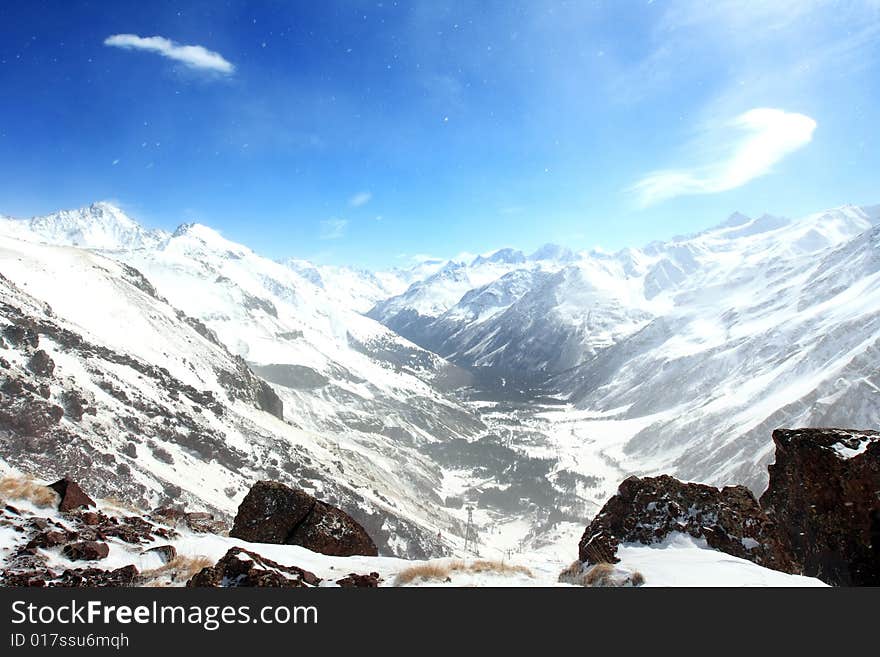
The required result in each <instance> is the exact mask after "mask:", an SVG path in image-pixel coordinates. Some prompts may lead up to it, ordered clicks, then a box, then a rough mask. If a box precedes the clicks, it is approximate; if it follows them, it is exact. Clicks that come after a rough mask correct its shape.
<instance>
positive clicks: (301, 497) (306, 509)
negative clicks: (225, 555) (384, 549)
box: [229, 481, 378, 557]
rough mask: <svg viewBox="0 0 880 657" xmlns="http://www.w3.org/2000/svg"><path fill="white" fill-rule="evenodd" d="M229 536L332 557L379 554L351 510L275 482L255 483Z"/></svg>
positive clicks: (242, 504) (237, 515)
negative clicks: (296, 547) (305, 549)
mask: <svg viewBox="0 0 880 657" xmlns="http://www.w3.org/2000/svg"><path fill="white" fill-rule="evenodd" d="M229 535H230V536H233V537H235V538H241V539H243V540H245V541H251V542H253V543H282V544H288V545H301V546H302V547H304V548H307V549H309V550H312V551H313V552H320V553H321V554H328V555H332V556H340V557H348V556H352V555H355V554H359V555H364V556H376V555H378V550H377V549H376V544H375V543H374V542H373V540H372V539H371V538H370V536H369V535H368V534H367V532H366V530H364V528H363V527H361V526H360V525H359V524H358V523H357V522H356V521H355V520H354V519H353V518H352V517H351V516H349V515H348V514H347V513H345V512H344V511H341V510H340V509H337V508H336V507H334V506H330V505H329V504H325V503H324V502H321V501H319V500H317V499H315V498H314V497H312V496H311V495H309V494H308V493H305V492H304V491H301V490H295V489H293V488H289V487H288V486H285V485H284V484H281V483H279V482H275V481H259V482H257V483H256V484H254V486H253V487H252V488H251V490H250V491H249V492H248V494H247V495H246V496H245V498H244V500H242V503H241V505H240V506H239V507H238V513H237V514H236V516H235V524H234V525H233V527H232V531H230V532H229Z"/></svg>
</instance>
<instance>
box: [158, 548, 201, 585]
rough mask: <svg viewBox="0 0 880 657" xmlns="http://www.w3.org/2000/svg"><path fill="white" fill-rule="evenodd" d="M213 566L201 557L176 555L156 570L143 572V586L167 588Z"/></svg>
mask: <svg viewBox="0 0 880 657" xmlns="http://www.w3.org/2000/svg"><path fill="white" fill-rule="evenodd" d="M213 565H214V561H213V560H211V559H209V558H208V557H205V556H202V555H197V556H194V557H187V556H184V555H180V554H178V555H177V556H176V557H174V558H173V559H172V560H171V561H169V562H168V563H166V564H164V565H162V566H159V567H158V568H153V569H151V570H145V571H143V572H142V573H141V576H142V577H143V580H144V584H143V586H168V585H169V584H170V583H172V582H175V583H176V582H186V581H187V580H189V579H190V578H192V576H193V575H195V574H196V573H198V572H201V570H202V569H203V568H207V567H208V566H213Z"/></svg>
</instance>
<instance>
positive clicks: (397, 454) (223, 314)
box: [0, 203, 880, 556]
mask: <svg viewBox="0 0 880 657" xmlns="http://www.w3.org/2000/svg"><path fill="white" fill-rule="evenodd" d="M707 223H710V222H707ZM878 223H880V206H872V207H856V206H842V207H839V208H834V209H831V210H827V211H822V212H818V213H816V214H813V215H810V216H807V217H804V218H801V219H797V220H791V219H787V218H781V217H772V216H767V215H765V216H762V217H758V218H749V217H746V216H744V215H741V214H734V215H731V216H730V217H729V218H728V219H727V220H725V221H724V222H722V223H720V224H718V225H716V226H715V227H714V228H710V229H708V230H705V231H703V232H701V233H698V234H695V235H689V236H682V237H677V238H674V239H672V240H669V241H666V242H655V243H652V244H649V245H647V246H644V247H641V248H628V249H624V250H621V251H619V252H617V253H613V254H609V253H604V252H598V251H590V252H580V253H574V252H573V251H571V250H569V249H568V248H566V247H564V246H558V245H546V246H544V247H542V248H540V249H538V250H537V251H536V252H534V253H531V254H526V253H523V252H521V251H517V250H515V249H510V248H505V249H501V250H499V251H496V252H494V253H491V254H485V255H482V256H478V257H476V258H474V259H473V260H472V261H469V262H457V261H447V262H432V263H427V264H423V265H420V266H417V267H414V268H412V269H409V270H393V271H388V272H367V271H361V270H357V269H351V268H345V267H329V266H321V265H316V264H313V263H309V262H306V261H303V260H297V259H290V260H286V261H284V262H275V261H272V260H270V259H267V258H263V257H261V256H260V255H258V254H256V253H254V252H253V251H251V250H250V249H248V248H247V247H245V246H243V245H239V244H235V243H233V242H230V241H229V240H226V239H225V238H223V237H222V236H221V235H219V234H218V233H217V232H216V231H214V230H212V229H210V228H208V227H207V226H203V225H200V224H189V225H182V226H181V227H179V228H178V229H177V230H176V231H175V232H174V233H167V232H163V231H155V230H150V229H148V228H145V227H143V226H140V225H139V224H138V223H137V222H136V221H134V220H132V219H131V218H129V217H127V216H126V215H125V214H124V213H123V212H122V211H121V210H119V209H118V208H116V207H114V206H112V205H110V204H107V203H96V204H93V205H92V206H89V207H88V208H83V209H80V210H74V211H64V212H59V213H56V214H53V215H49V216H46V217H38V218H33V219H29V220H18V219H9V218H6V219H0V273H2V275H3V278H2V279H0V285H2V303H3V305H2V309H3V313H2V315H3V320H2V322H3V326H4V327H7V328H8V327H9V326H11V325H13V324H15V325H23V324H28V322H30V325H32V326H35V327H36V328H35V331H36V333H37V334H39V344H38V345H33V344H29V343H28V342H27V340H24V341H23V342H22V341H21V340H19V341H18V342H15V341H14V340H12V339H10V338H8V337H7V338H6V344H7V347H8V349H6V350H4V352H3V354H2V355H3V356H4V357H5V359H6V361H7V366H4V367H5V368H6V370H7V372H6V375H7V378H8V379H9V380H13V379H14V380H16V381H19V382H20V385H19V386H18V388H16V386H12V388H10V390H11V392H10V391H7V390H5V389H4V392H3V394H5V395H7V396H9V397H10V400H11V401H10V403H14V404H17V405H19V406H20V407H21V409H25V410H27V409H30V411H29V412H33V413H34V414H35V417H37V419H38V420H40V422H42V423H40V422H37V424H38V425H39V427H40V434H41V436H42V437H41V438H39V439H38V440H37V442H40V449H41V450H43V452H37V451H34V446H33V445H30V444H24V443H23V442H22V441H21V440H19V439H18V438H15V437H14V435H13V433H14V432H11V431H10V430H9V427H8V426H3V427H0V440H4V441H5V443H6V444H5V445H4V450H3V453H4V454H7V455H8V456H7V461H8V462H9V463H10V464H11V465H15V466H16V467H22V468H24V469H27V468H28V466H39V468H40V469H43V470H44V469H46V468H55V470H57V471H58V474H59V476H60V475H61V474H68V473H69V474H73V475H75V476H76V477H77V478H80V479H83V480H87V481H91V482H92V485H93V487H96V490H100V488H98V487H100V486H101V485H102V482H101V481H100V480H101V479H102V478H104V479H105V480H106V478H109V477H113V478H115V479H117V480H118V481H122V482H124V483H125V485H126V486H127V490H129V491H130V492H131V494H132V495H135V496H137V497H138V498H139V499H143V500H144V501H145V503H153V502H158V501H160V499H162V498H163V496H164V497H169V496H170V497H174V496H175V495H176V496H183V497H185V498H186V499H188V500H191V501H192V502H195V503H201V504H204V505H206V506H208V507H210V508H212V509H215V510H218V511H220V512H223V513H230V512H231V511H232V510H234V508H235V507H236V506H237V504H238V502H239V501H240V499H241V497H242V496H243V494H244V492H245V491H246V489H247V485H248V482H250V481H252V480H254V479H257V478H274V479H281V480H285V481H289V482H290V483H292V484H296V485H299V486H302V487H304V488H306V489H307V490H310V491H313V492H316V493H318V494H321V495H322V496H324V497H325V498H328V499H329V500H330V501H335V502H338V503H339V504H340V505H341V506H343V507H344V508H346V509H347V510H349V511H350V512H351V513H352V514H353V515H355V516H356V517H358V518H359V519H362V520H364V522H365V526H367V527H368V529H371V530H373V531H376V532H377V533H378V541H377V542H381V543H382V545H381V549H383V550H384V551H386V552H388V553H393V554H398V555H401V556H422V555H435V554H442V553H444V552H448V551H453V550H455V549H456V548H457V547H458V546H459V544H460V542H461V539H462V537H463V531H464V522H465V520H466V511H465V509H464V508H463V503H465V502H467V503H470V504H473V505H474V506H476V509H477V510H476V512H475V519H476V522H477V524H478V525H479V528H480V530H481V532H482V539H483V541H484V543H485V544H486V545H487V546H493V547H496V548H497V549H500V550H503V549H506V548H508V547H510V546H512V545H517V544H522V543H523V542H528V543H530V544H532V545H534V546H540V545H542V544H544V543H552V542H553V541H554V536H555V535H557V534H560V533H564V532H566V531H569V530H576V531H577V532H580V531H582V529H583V521H584V519H585V518H588V517H589V516H590V515H592V513H594V512H595V510H596V508H597V505H600V504H601V503H602V501H603V500H604V499H606V498H607V497H608V495H609V494H610V493H611V492H613V491H614V490H615V488H616V486H617V484H618V483H619V481H620V480H621V479H622V478H623V477H624V476H626V475H627V474H633V473H635V474H656V473H660V472H665V473H669V474H673V475H675V476H678V477H681V478H683V479H688V480H695V481H703V482H706V483H712V484H730V483H745V484H747V485H749V486H750V487H752V488H753V490H755V492H757V493H760V492H761V491H762V490H763V488H764V486H765V484H766V464H767V462H768V460H769V459H771V458H772V453H773V451H772V442H771V440H770V432H771V430H772V429H774V428H777V427H781V426H788V427H795V426H829V425H842V426H851V427H862V428H873V427H876V426H877V425H878V424H880V403H878V402H880V372H878V370H877V367H876V363H877V360H878V356H880V349H878V347H880V227H878ZM47 304H48V305H47ZM4 330H5V328H4ZM13 332H14V331H13ZM71 335H75V336H76V337H71ZM38 348H39V349H42V350H44V351H45V353H46V354H47V356H48V357H49V358H50V359H51V360H52V362H53V364H54V370H53V371H52V372H50V373H49V374H48V376H47V375H46V374H45V372H43V373H40V372H39V371H34V367H32V366H31V364H30V363H31V361H32V359H33V358H34V354H35V353H36V350H37V349H38ZM10 354H12V355H10ZM37 369H39V368H37ZM261 379H262V380H263V381H266V382H268V384H269V386H271V388H268V387H267V386H265V384H262V383H261ZM41 385H48V388H49V389H48V397H46V396H43V395H42V394H41V393H40V392H39V391H40V390H41V389H40V386H41ZM28 386H30V387H31V388H33V390H30V389H29V388H28ZM13 388H15V390H13ZM267 388H268V389H267ZM276 395H277V397H276ZM73 397H77V398H79V399H81V403H80V405H81V406H84V407H85V408H87V409H92V410H93V411H94V412H93V413H79V416H80V417H79V418H76V417H75V416H76V415H77V413H71V412H69V407H70V406H71V401H70V400H71V399H72V398H73ZM53 405H54V406H57V407H59V408H61V409H64V410H65V412H64V413H63V414H62V416H61V417H58V418H57V419H53V418H55V415H53V412H52V411H51V410H50V409H49V410H47V408H43V407H44V406H45V407H49V406H53ZM56 414H57V413H56ZM47 417H48V418H49V419H48V420H47V419H46V418H47ZM41 418H42V419H41ZM120 418H121V420H120ZM120 421H121V422H122V428H120ZM30 469H34V468H33V467H31V468H30ZM105 483H106V481H105ZM438 533H439V535H438Z"/></svg>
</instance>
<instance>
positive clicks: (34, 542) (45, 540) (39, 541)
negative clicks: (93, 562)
mask: <svg viewBox="0 0 880 657" xmlns="http://www.w3.org/2000/svg"><path fill="white" fill-rule="evenodd" d="M76 538H77V535H76V532H67V531H64V530H60V531H59V530H47V531H42V532H39V533H38V534H37V535H36V536H34V537H33V538H32V539H31V540H30V541H28V543H27V544H26V545H25V547H26V548H35V547H39V548H50V547H56V546H58V545H64V544H65V543H67V542H69V541H72V540H75V539H76Z"/></svg>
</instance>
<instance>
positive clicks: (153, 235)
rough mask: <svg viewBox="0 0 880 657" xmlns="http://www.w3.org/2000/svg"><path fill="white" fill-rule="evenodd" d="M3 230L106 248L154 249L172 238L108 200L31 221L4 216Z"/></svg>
mask: <svg viewBox="0 0 880 657" xmlns="http://www.w3.org/2000/svg"><path fill="white" fill-rule="evenodd" d="M0 232H3V233H6V234H11V235H15V236H18V237H21V238H23V239H34V238H37V239H39V240H41V241H43V242H46V243H47V244H63V245H67V246H81V247H85V248H90V249H106V250H120V249H144V248H154V247H156V246H158V245H160V244H161V243H162V242H164V241H165V240H166V239H168V237H169V234H168V233H167V232H165V231H162V230H148V229H146V228H144V227H143V226H141V225H140V224H139V223H137V222H136V221H134V220H133V219H131V218H130V217H128V215H126V214H125V213H124V212H123V211H122V210H120V209H119V208H118V207H116V206H115V205H113V204H111V203H106V202H100V203H93V204H92V205H90V206H88V207H86V208H79V209H77V210H61V211H59V212H55V213H52V214H49V215H46V216H43V217H33V218H31V219H29V220H16V219H11V218H9V217H0Z"/></svg>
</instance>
